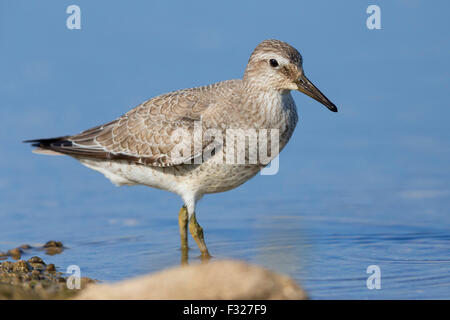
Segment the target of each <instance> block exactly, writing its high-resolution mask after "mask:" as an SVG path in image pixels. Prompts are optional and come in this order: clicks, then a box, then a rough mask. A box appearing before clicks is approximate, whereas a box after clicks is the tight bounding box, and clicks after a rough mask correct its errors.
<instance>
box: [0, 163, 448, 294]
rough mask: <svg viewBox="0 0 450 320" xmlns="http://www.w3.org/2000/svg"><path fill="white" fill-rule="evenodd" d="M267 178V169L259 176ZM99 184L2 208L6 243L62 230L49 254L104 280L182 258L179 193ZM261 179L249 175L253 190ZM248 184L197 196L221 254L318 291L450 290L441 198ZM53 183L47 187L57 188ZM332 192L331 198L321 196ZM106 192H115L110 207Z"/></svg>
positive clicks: (194, 256) (33, 240) (209, 237)
mask: <svg viewBox="0 0 450 320" xmlns="http://www.w3.org/2000/svg"><path fill="white" fill-rule="evenodd" d="M66 161H67V160H66ZM98 178H101V177H100V176H99V177H98ZM260 179H264V177H257V178H256V181H259V182H261V180H260ZM101 181H102V180H101V179H99V180H98V182H99V183H101ZM95 182H97V179H95ZM103 182H104V183H105V184H106V181H103ZM96 187H97V186H95V185H94V186H91V187H86V188H85V190H84V192H83V193H80V194H77V193H76V192H77V187H76V184H75V186H67V187H65V188H64V190H66V191H67V190H72V189H73V190H72V191H71V195H70V197H68V198H67V199H64V198H65V196H64V195H63V194H60V198H59V200H57V201H54V202H51V201H50V200H45V199H41V201H40V202H39V201H37V202H34V203H27V202H24V203H23V205H22V208H19V207H16V208H15V209H14V211H15V213H12V212H11V213H10V214H3V215H2V224H1V227H0V231H1V242H0V251H2V250H3V251H5V250H6V249H9V248H12V247H14V246H18V245H20V244H22V243H30V244H32V245H33V244H38V243H41V244H42V243H43V242H45V241H47V240H50V238H51V239H56V240H60V241H63V243H64V244H65V246H66V247H68V248H67V249H66V250H65V251H64V252H63V253H62V254H60V255H55V256H51V257H45V258H44V259H45V260H46V261H47V260H48V262H50V263H55V264H56V265H57V266H60V267H61V268H60V271H64V269H65V268H66V267H67V266H69V265H72V264H76V265H78V266H80V268H81V272H82V275H83V276H88V277H91V278H95V279H99V280H102V281H117V280H122V279H126V278H129V277H133V276H137V275H141V274H145V273H148V272H154V271H158V270H161V269H163V268H166V267H169V266H174V265H177V264H179V263H180V251H179V250H178V245H179V235H178V226H177V210H178V204H179V202H178V201H179V200H178V199H177V197H175V196H172V195H170V194H166V193H164V192H160V191H150V190H148V189H146V188H143V187H132V188H114V187H111V188H109V187H108V185H105V186H103V190H107V191H111V193H109V194H100V193H97V194H95V193H93V190H91V188H92V189H95V188H96ZM254 187H255V184H253V182H251V183H250V187H249V190H251V189H252V188H254ZM249 190H246V189H245V188H244V189H243V190H240V189H237V190H235V191H232V192H229V193H226V194H223V195H211V196H209V197H207V198H205V199H204V200H202V201H201V202H200V203H199V207H198V219H199V222H200V223H201V225H202V226H203V228H204V230H205V237H206V241H207V243H208V246H209V249H210V252H211V253H212V255H213V256H214V258H215V259H219V258H236V259H242V260H246V261H248V262H252V263H257V264H260V265H263V266H266V267H268V268H270V269H272V270H276V271H279V272H283V273H285V274H288V275H290V276H292V277H293V278H294V279H295V280H297V281H298V282H299V283H300V284H301V285H302V286H303V287H304V288H305V289H306V290H307V292H308V293H309V295H310V296H311V298H313V299H349V298H353V299H421V298H424V299H443V298H447V299H448V298H450V251H449V245H450V232H449V231H450V230H449V227H448V226H449V224H448V219H449V218H448V214H447V213H446V212H444V211H442V212H439V211H433V212H431V211H430V212H428V213H427V214H424V211H423V208H422V206H425V205H426V204H427V202H429V203H435V201H436V199H431V200H430V199H421V200H419V201H418V202H417V200H416V202H415V203H414V202H411V199H403V198H401V197H400V198H399V199H397V200H398V202H397V207H400V208H403V210H404V211H402V212H401V211H397V209H396V208H393V207H392V204H391V200H392V199H391V198H393V197H395V192H393V191H392V190H390V192H389V193H388V194H384V199H385V202H386V203H388V204H389V205H386V203H379V202H372V201H373V200H372V198H383V195H377V196H375V193H374V192H373V191H372V193H371V195H367V194H366V198H364V194H365V192H362V191H359V193H358V192H355V196H356V197H355V199H358V200H357V201H356V200H351V198H350V197H346V196H345V195H346V192H345V191H342V190H341V191H339V192H338V191H335V192H334V193H331V196H330V194H329V192H330V190H327V192H322V193H320V192H317V193H315V194H314V196H311V195H309V196H303V197H292V195H289V194H287V195H285V196H283V197H282V198H278V199H277V197H274V199H273V200H271V199H267V200H262V199H260V200H259V201H255V200H254V199H253V200H252V199H251V198H247V199H246V196H248V193H249V192H250V191H249ZM53 192H56V191H51V190H50V191H49V193H50V196H51V194H52V193H53ZM380 192H382V191H380ZM39 193H40V194H41V195H44V194H45V192H43V191H42V192H39ZM327 193H328V194H329V195H328V200H327V203H326V205H324V204H322V203H323V202H321V198H325V197H326V194H327ZM393 194H394V196H393ZM400 194H401V193H400ZM133 195H134V198H133V197H132V198H127V197H130V196H133ZM11 196H12V197H14V196H13V195H11ZM44 197H45V195H44ZM141 197H147V200H145V199H143V198H141ZM69 199H71V200H70V201H69ZM76 199H78V200H79V201H78V203H77V201H76ZM80 199H85V200H87V201H80ZM132 199H134V201H133V200H132ZM153 199H157V203H158V204H157V206H156V207H157V208H158V210H155V208H154V207H153V208H152V205H151V203H152V200H153ZM402 199H403V200H402ZM445 199H446V198H444V200H445ZM441 201H442V199H441ZM445 201H448V200H445ZM105 202H109V203H108V206H107V207H106V206H104V205H103V204H104V203H105ZM127 202H129V203H127ZM39 203H40V205H39ZM64 203H65V204H64ZM30 204H32V205H31V206H30V207H28V206H29V205H30ZM147 204H148V207H147V206H146V205H147ZM429 207H432V205H429ZM437 221H439V222H440V223H436V222H437ZM190 247H191V248H192V250H191V251H190V255H189V259H190V262H191V263H195V262H199V261H200V260H199V258H198V255H199V251H198V249H197V247H196V244H195V243H194V241H193V240H192V239H191V238H190ZM31 254H40V255H44V253H43V252H33V253H31ZM369 265H377V266H379V267H380V270H381V289H380V290H376V289H374V290H369V289H367V286H366V280H367V278H368V277H369V275H370V274H367V273H366V269H367V267H368V266H369Z"/></svg>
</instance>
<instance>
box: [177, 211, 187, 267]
mask: <svg viewBox="0 0 450 320" xmlns="http://www.w3.org/2000/svg"><path fill="white" fill-rule="evenodd" d="M178 225H179V227H180V238H181V264H187V262H188V250H189V247H188V239H187V225H188V212H187V208H186V206H182V207H181V209H180V212H179V213H178Z"/></svg>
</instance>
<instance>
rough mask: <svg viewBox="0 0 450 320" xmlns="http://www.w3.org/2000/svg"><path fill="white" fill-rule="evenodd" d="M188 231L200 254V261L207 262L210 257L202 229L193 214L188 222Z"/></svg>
mask: <svg viewBox="0 0 450 320" xmlns="http://www.w3.org/2000/svg"><path fill="white" fill-rule="evenodd" d="M189 231H190V232H191V235H192V237H193V238H194V240H195V242H197V245H198V248H199V249H200V252H201V254H202V259H206V260H208V259H209V258H211V255H210V254H209V252H208V248H207V247H206V243H205V239H204V238H203V229H202V227H201V226H200V225H199V224H198V222H197V219H196V218H195V213H194V214H193V215H192V217H191V220H190V221H189Z"/></svg>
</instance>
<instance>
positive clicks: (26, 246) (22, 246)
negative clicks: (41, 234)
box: [19, 244, 32, 250]
mask: <svg viewBox="0 0 450 320" xmlns="http://www.w3.org/2000/svg"><path fill="white" fill-rule="evenodd" d="M19 248H20V249H23V250H30V249H31V248H32V247H31V246H30V245H29V244H23V245H21V246H20V247H19Z"/></svg>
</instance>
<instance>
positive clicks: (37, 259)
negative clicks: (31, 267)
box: [28, 256, 45, 265]
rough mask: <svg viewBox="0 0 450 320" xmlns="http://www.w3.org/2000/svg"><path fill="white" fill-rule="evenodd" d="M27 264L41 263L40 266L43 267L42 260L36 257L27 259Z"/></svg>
mask: <svg viewBox="0 0 450 320" xmlns="http://www.w3.org/2000/svg"><path fill="white" fill-rule="evenodd" d="M28 263H41V264H44V265H45V262H44V260H42V259H41V258H39V257H37V256H34V257H31V258H30V259H28Z"/></svg>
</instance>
